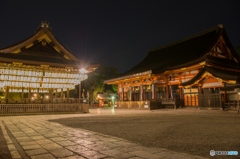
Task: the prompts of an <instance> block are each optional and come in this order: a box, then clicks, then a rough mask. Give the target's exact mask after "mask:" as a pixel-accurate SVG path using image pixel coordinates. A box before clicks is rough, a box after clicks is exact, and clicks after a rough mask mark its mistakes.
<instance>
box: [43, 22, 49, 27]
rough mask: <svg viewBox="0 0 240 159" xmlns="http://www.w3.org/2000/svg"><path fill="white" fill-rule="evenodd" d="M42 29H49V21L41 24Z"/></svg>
mask: <svg viewBox="0 0 240 159" xmlns="http://www.w3.org/2000/svg"><path fill="white" fill-rule="evenodd" d="M41 27H42V28H44V27H46V28H49V22H47V21H45V22H43V21H42V22H41Z"/></svg>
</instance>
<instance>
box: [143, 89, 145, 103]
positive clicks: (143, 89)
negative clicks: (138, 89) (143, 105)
mask: <svg viewBox="0 0 240 159" xmlns="http://www.w3.org/2000/svg"><path fill="white" fill-rule="evenodd" d="M143 101H145V89H143Z"/></svg>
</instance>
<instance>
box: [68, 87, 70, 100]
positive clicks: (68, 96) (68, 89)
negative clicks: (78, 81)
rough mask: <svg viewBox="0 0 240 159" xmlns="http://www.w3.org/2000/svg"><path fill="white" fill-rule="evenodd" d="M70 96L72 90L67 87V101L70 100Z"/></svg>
mask: <svg viewBox="0 0 240 159" xmlns="http://www.w3.org/2000/svg"><path fill="white" fill-rule="evenodd" d="M69 96H70V92H69V88H67V102H69Z"/></svg>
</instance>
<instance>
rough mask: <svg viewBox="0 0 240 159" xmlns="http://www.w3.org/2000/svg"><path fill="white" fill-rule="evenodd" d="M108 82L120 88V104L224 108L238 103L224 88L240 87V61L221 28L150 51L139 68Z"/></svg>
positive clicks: (235, 97)
mask: <svg viewBox="0 0 240 159" xmlns="http://www.w3.org/2000/svg"><path fill="white" fill-rule="evenodd" d="M104 82H105V83H106V84H116V85H118V94H119V98H118V99H119V101H147V100H155V101H158V100H159V101H160V100H161V99H169V98H175V99H180V100H181V101H182V103H183V105H184V106H190V107H197V106H203V107H206V106H208V107H219V106H220V107H221V101H224V102H225V103H226V102H227V101H229V100H236V99H237V94H236V93H234V92H227V91H226V92H225V91H223V92H222V88H223V87H224V86H225V85H229V84H230V85H237V84H239V83H240V57H239V55H238V54H237V52H236V51H235V49H234V48H233V46H232V44H231V42H230V40H229V38H228V36H227V34H226V31H225V29H224V28H223V26H222V25H221V24H220V25H218V26H216V27H213V28H211V29H208V30H205V31H203V32H200V33H197V34H195V35H192V36H189V37H187V38H184V39H181V40H179V41H176V42H173V43H170V44H167V45H163V46H160V47H157V48H154V49H150V50H149V51H148V54H147V56H146V57H145V58H144V59H143V60H142V62H140V63H139V64H138V65H136V66H135V67H133V68H132V69H130V70H129V71H127V72H126V73H124V74H122V75H121V76H119V77H117V78H113V79H109V80H105V81H104ZM217 94H220V96H214V95H217ZM210 96H211V99H210ZM212 97H213V98H212ZM221 98H222V99H221ZM215 101H216V102H215ZM214 102H215V103H214Z"/></svg>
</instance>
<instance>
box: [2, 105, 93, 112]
mask: <svg viewBox="0 0 240 159" xmlns="http://www.w3.org/2000/svg"><path fill="white" fill-rule="evenodd" d="M53 112H54V113H55V112H79V113H88V112H89V104H84V103H73V104H69V103H66V104H0V115H1V114H2V115H4V114H32V113H53Z"/></svg>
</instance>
